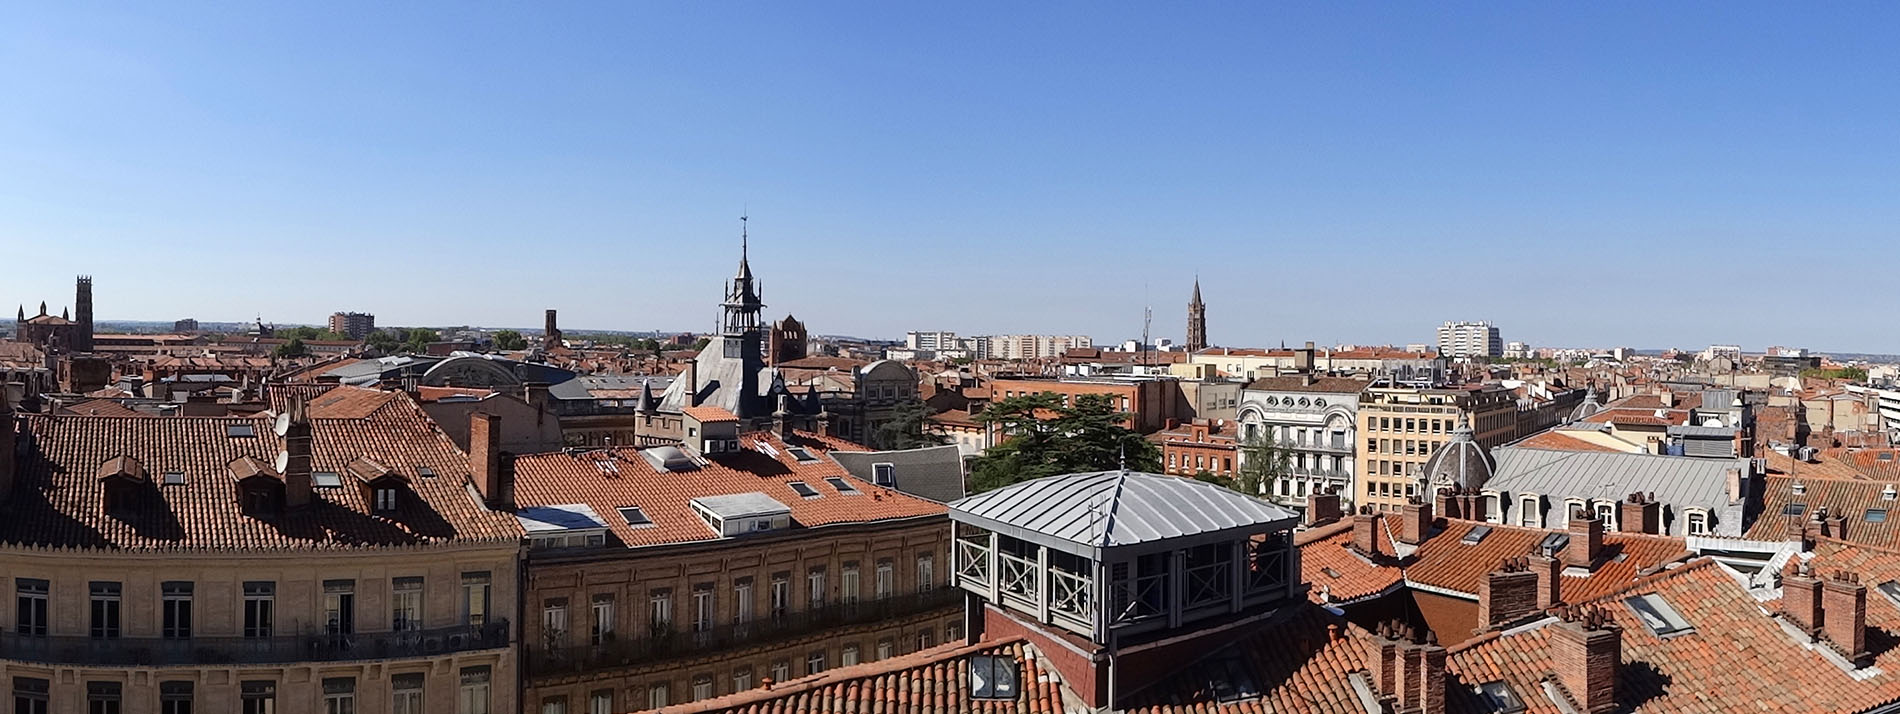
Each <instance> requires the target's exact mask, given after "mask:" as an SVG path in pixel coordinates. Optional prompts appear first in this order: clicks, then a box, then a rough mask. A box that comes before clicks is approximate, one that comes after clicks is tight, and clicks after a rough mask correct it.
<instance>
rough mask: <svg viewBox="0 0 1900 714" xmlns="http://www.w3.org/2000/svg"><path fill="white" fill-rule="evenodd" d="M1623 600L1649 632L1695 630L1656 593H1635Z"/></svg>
mask: <svg viewBox="0 0 1900 714" xmlns="http://www.w3.org/2000/svg"><path fill="white" fill-rule="evenodd" d="M1623 602H1624V603H1625V604H1627V605H1629V606H1630V609H1631V610H1634V611H1636V616H1637V618H1639V619H1641V620H1642V621H1643V626H1644V627H1647V628H1649V632H1650V634H1653V635H1655V636H1657V637H1667V636H1669V635H1675V634H1681V633H1685V632H1693V631H1695V628H1694V627H1693V626H1691V625H1690V624H1689V621H1688V620H1684V619H1682V615H1681V614H1679V613H1677V612H1676V609H1675V608H1673V607H1670V606H1669V601H1667V600H1664V599H1663V597H1662V596H1661V595H1658V594H1656V593H1648V594H1644V595H1637V596H1635V597H1631V598H1625V599H1624V600H1623Z"/></svg>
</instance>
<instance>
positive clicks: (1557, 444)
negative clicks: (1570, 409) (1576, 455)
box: [1515, 429, 1623, 453]
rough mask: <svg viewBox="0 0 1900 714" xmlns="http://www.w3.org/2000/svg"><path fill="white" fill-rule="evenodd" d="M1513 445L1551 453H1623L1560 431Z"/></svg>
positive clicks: (1545, 433) (1534, 436) (1540, 435)
mask: <svg viewBox="0 0 1900 714" xmlns="http://www.w3.org/2000/svg"><path fill="white" fill-rule="evenodd" d="M1515 445H1516V446H1522V447H1526V448H1531V449H1549V450H1551V451H1601V452H1606V453H1611V452H1614V453H1622V452H1623V450H1622V449H1617V448H1614V447H1610V446H1605V445H1603V444H1598V443H1595V442H1590V441H1584V440H1582V439H1579V438H1577V437H1574V436H1571V435H1569V434H1565V433H1563V432H1561V431H1557V430H1554V429H1553V430H1551V431H1546V432H1542V433H1539V434H1536V435H1533V436H1531V437H1530V438H1528V439H1525V440H1523V441H1520V442H1517V444H1515Z"/></svg>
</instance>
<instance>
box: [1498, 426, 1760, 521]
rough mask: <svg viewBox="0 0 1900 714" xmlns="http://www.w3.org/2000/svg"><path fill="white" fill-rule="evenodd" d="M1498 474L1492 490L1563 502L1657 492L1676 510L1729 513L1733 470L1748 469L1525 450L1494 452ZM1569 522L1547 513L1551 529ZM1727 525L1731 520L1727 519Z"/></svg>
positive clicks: (1719, 462) (1730, 462)
mask: <svg viewBox="0 0 1900 714" xmlns="http://www.w3.org/2000/svg"><path fill="white" fill-rule="evenodd" d="M1491 453H1492V455H1493V456H1494V457H1496V458H1497V470H1496V472H1495V473H1494V475H1493V476H1492V477H1491V481H1490V482H1489V483H1487V484H1485V489H1486V490H1495V491H1499V492H1503V493H1508V494H1520V493H1534V494H1538V495H1541V496H1544V497H1546V498H1548V499H1552V500H1553V501H1554V500H1556V499H1562V498H1583V499H1590V500H1605V501H1621V500H1623V498H1624V497H1626V496H1628V495H1629V494H1632V493H1636V492H1639V491H1641V492H1644V493H1655V494H1656V498H1657V500H1659V501H1661V502H1662V503H1663V504H1664V505H1666V506H1669V507H1672V508H1675V509H1682V508H1706V509H1709V510H1710V511H1711V512H1712V513H1718V514H1720V513H1722V512H1723V511H1724V509H1726V508H1728V506H1729V503H1728V476H1727V471H1728V470H1729V469H1733V468H1746V466H1745V463H1746V462H1745V461H1743V460H1737V459H1703V458H1693V457H1687V456H1658V455H1655V454H1624V453H1599V452H1585V451H1552V450H1549V449H1533V448H1525V447H1523V446H1501V447H1498V448H1496V449H1493V450H1492V452H1491ZM1568 518H1569V514H1567V513H1564V512H1563V509H1561V508H1546V509H1545V525H1546V526H1549V527H1553V528H1554V527H1559V526H1560V525H1562V524H1564V523H1565V522H1566V521H1567V519H1568ZM1721 520H1722V521H1723V522H1727V521H1728V520H1729V519H1727V518H1723V519H1721Z"/></svg>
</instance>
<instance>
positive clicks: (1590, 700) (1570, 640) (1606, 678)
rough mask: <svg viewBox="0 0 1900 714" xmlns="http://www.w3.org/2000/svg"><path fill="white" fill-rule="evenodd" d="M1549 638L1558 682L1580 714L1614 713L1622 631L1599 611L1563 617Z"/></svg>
mask: <svg viewBox="0 0 1900 714" xmlns="http://www.w3.org/2000/svg"><path fill="white" fill-rule="evenodd" d="M1554 627H1555V628H1556V629H1555V631H1554V632H1553V633H1552V635H1551V638H1550V654H1551V660H1552V664H1554V665H1555V666H1556V669H1557V681H1558V682H1559V683H1561V684H1563V686H1564V689H1565V690H1566V691H1568V692H1569V693H1570V697H1571V699H1572V700H1573V701H1575V702H1576V704H1577V709H1578V711H1579V712H1580V713H1581V714H1609V712H1613V711H1616V669H1617V667H1619V666H1621V665H1622V662H1623V630H1622V629H1621V628H1619V627H1617V626H1616V623H1614V622H1611V621H1610V616H1609V615H1608V614H1606V613H1604V612H1603V610H1601V609H1597V608H1591V609H1589V610H1584V611H1575V610H1573V611H1571V612H1568V613H1565V615H1564V622H1561V623H1558V624H1557V625H1555V626H1554Z"/></svg>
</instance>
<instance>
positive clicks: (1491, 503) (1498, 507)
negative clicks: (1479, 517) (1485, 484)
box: [1484, 491, 1504, 523]
mask: <svg viewBox="0 0 1900 714" xmlns="http://www.w3.org/2000/svg"><path fill="white" fill-rule="evenodd" d="M1484 521H1485V522H1486V523H1503V522H1504V494H1501V493H1498V492H1496V491H1485V492H1484Z"/></svg>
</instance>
